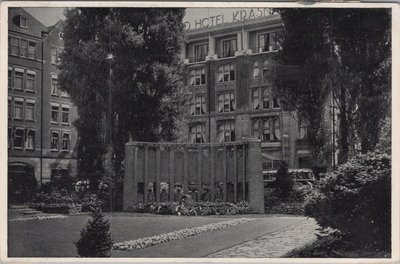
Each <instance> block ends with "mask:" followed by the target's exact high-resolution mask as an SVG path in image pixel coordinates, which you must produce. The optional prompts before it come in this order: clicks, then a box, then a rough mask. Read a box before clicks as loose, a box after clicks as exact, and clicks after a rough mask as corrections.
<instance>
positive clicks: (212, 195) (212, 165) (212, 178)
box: [210, 146, 215, 202]
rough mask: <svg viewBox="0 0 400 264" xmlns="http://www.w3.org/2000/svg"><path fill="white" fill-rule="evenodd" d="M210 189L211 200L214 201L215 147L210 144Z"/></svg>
mask: <svg viewBox="0 0 400 264" xmlns="http://www.w3.org/2000/svg"><path fill="white" fill-rule="evenodd" d="M210 157H211V159H210V170H211V173H210V175H211V179H210V191H211V201H213V202H214V201H215V147H213V146H210Z"/></svg>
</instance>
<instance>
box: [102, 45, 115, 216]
mask: <svg viewBox="0 0 400 264" xmlns="http://www.w3.org/2000/svg"><path fill="white" fill-rule="evenodd" d="M106 59H107V60H108V62H109V66H108V67H109V72H108V115H107V119H108V122H107V123H108V127H107V128H106V131H108V140H107V141H108V142H107V143H108V144H107V155H106V160H105V164H104V165H105V166H104V167H105V168H106V169H109V173H110V174H111V175H110V178H111V179H110V213H111V214H112V202H113V199H112V198H113V195H112V193H113V181H114V179H113V177H112V176H113V169H114V168H113V162H112V159H113V145H112V123H113V122H112V89H111V86H112V80H111V77H112V68H111V63H112V60H113V59H114V55H113V54H112V53H108V54H107V57H106ZM106 134H107V133H106ZM106 138H107V137H106Z"/></svg>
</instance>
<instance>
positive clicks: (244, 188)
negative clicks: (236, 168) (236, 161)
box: [242, 144, 248, 201]
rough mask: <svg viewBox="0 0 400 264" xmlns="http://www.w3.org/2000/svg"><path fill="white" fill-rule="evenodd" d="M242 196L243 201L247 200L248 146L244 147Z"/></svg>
mask: <svg viewBox="0 0 400 264" xmlns="http://www.w3.org/2000/svg"><path fill="white" fill-rule="evenodd" d="M242 146H243V147H242V170H243V171H242V175H243V177H242V189H243V190H242V196H243V201H245V200H246V173H247V172H246V148H247V147H248V146H247V144H246V145H245V144H244V145H242Z"/></svg>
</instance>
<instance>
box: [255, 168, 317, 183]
mask: <svg viewBox="0 0 400 264" xmlns="http://www.w3.org/2000/svg"><path fill="white" fill-rule="evenodd" d="M277 172H278V171H277V170H265V171H263V181H264V183H269V182H273V181H275V179H276V174H277ZM288 172H289V175H291V176H292V177H293V179H294V180H295V181H296V182H302V183H309V182H314V181H315V180H316V179H315V175H314V173H313V171H312V170H311V169H289V170H288Z"/></svg>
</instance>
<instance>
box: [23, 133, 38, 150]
mask: <svg viewBox="0 0 400 264" xmlns="http://www.w3.org/2000/svg"><path fill="white" fill-rule="evenodd" d="M35 134H36V133H35V130H33V129H28V131H27V133H26V140H25V149H28V150H34V149H35Z"/></svg>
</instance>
